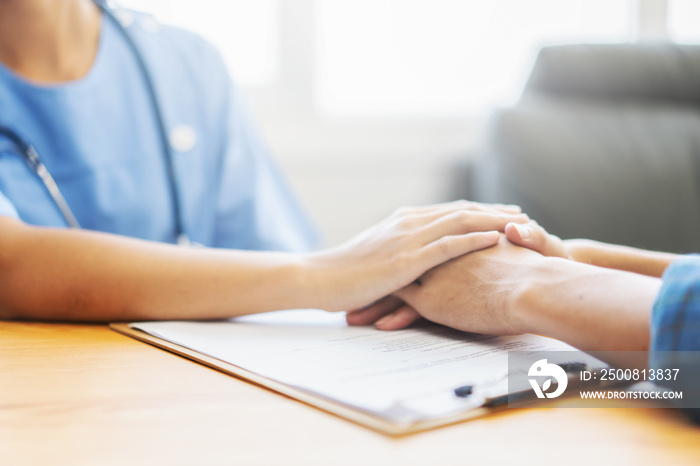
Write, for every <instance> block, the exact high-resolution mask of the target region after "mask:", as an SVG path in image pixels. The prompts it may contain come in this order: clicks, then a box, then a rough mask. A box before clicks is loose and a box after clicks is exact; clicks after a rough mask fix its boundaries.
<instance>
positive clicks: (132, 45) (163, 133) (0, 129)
mask: <svg viewBox="0 0 700 466" xmlns="http://www.w3.org/2000/svg"><path fill="white" fill-rule="evenodd" d="M94 2H95V5H97V6H98V7H99V8H100V10H101V11H102V13H103V14H104V15H105V17H106V18H107V19H108V20H110V21H111V22H112V23H114V24H115V25H116V26H117V30H118V31H119V32H120V33H121V35H122V37H123V38H124V41H125V42H126V44H127V46H128V47H129V49H130V50H131V52H132V55H133V57H134V59H135V60H136V63H137V66H138V68H139V71H140V73H141V77H142V79H143V82H144V84H145V86H146V91H147V94H148V96H149V100H150V103H151V107H152V109H153V113H154V116H155V119H156V127H157V131H158V139H159V140H160V145H161V151H162V154H163V158H164V161H165V170H166V174H167V178H168V187H169V191H170V202H171V204H172V209H173V215H174V220H175V233H176V239H177V243H178V244H182V245H186V244H189V243H190V240H189V237H188V235H187V232H186V231H185V227H184V223H183V219H182V208H181V204H182V203H181V200H180V193H179V190H178V185H177V176H176V174H175V166H174V161H173V153H172V151H171V149H170V142H169V140H168V132H167V129H166V125H165V118H164V116H163V111H162V109H161V105H160V102H159V100H158V95H157V92H156V87H155V84H154V82H153V78H152V75H151V72H150V70H149V69H148V65H147V64H146V60H145V59H144V56H143V54H142V53H141V51H140V50H139V48H138V46H137V45H136V41H135V40H134V38H133V37H131V34H129V31H128V30H127V28H126V27H125V26H124V25H123V24H122V23H121V22H120V21H119V19H118V18H117V17H116V16H115V14H114V13H113V11H112V6H111V5H109V4H108V2H106V1H104V0H94ZM0 136H5V137H6V138H8V139H9V140H10V141H12V142H13V143H14V144H15V145H16V146H17V148H18V149H19V151H20V154H21V155H22V157H23V158H24V159H25V161H26V162H27V165H29V168H31V169H32V171H33V172H34V173H36V175H37V176H38V177H39V179H40V180H41V182H42V183H43V184H44V186H45V187H46V190H47V191H48V193H49V195H50V196H51V198H52V199H53V202H54V203H55V204H56V207H57V208H58V210H59V211H60V212H61V215H62V216H63V218H64V219H65V221H66V224H67V225H68V226H69V227H70V228H80V224H79V223H78V220H77V219H76V218H75V215H74V214H73V211H72V210H71V208H70V206H69V205H68V202H67V201H66V200H65V198H64V197H63V194H61V191H60V189H59V188H58V185H57V184H56V182H55V181H54V179H53V177H52V176H51V174H50V173H49V171H48V169H47V168H46V166H45V165H44V164H43V163H42V162H41V159H40V158H39V154H38V153H37V151H36V150H35V149H34V147H33V146H32V145H31V144H29V143H28V142H27V141H25V140H24V139H22V138H21V137H20V136H18V135H17V133H16V132H15V131H13V130H12V129H10V128H7V127H5V126H0Z"/></svg>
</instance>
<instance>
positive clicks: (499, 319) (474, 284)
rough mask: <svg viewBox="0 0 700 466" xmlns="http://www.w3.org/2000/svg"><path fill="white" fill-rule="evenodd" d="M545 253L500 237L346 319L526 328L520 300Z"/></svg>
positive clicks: (490, 329)
mask: <svg viewBox="0 0 700 466" xmlns="http://www.w3.org/2000/svg"><path fill="white" fill-rule="evenodd" d="M542 259H543V256H542V255H541V254H539V253H536V252H534V251H531V250H528V249H526V248H522V247H519V246H515V245H513V244H512V243H510V242H509V241H507V240H506V239H505V238H501V240H500V242H499V244H498V245H496V246H494V247H491V248H488V249H484V250H482V251H478V252H473V253H470V254H467V255H464V256H462V257H459V258H456V259H453V260H451V261H449V262H447V263H445V264H443V265H441V266H439V267H436V268H434V269H432V270H431V271H429V272H427V273H426V274H424V275H423V276H422V277H421V278H420V280H419V283H414V284H411V285H409V286H407V287H405V288H404V289H402V290H400V291H398V292H397V293H395V296H392V297H389V298H385V299H384V300H381V301H379V302H377V303H375V304H373V305H372V306H369V307H367V308H365V309H362V310H358V311H353V312H350V313H348V316H347V320H348V323H350V324H351V325H364V324H368V323H371V322H374V321H375V320H376V323H375V325H376V326H377V327H378V328H380V329H382V330H396V329H399V328H404V327H406V326H408V325H410V324H411V323H413V322H414V321H415V320H417V319H419V318H420V316H423V317H425V318H427V319H428V320H431V321H433V322H437V323H440V324H443V325H448V326H450V327H454V328H457V329H460V330H464V331H468V332H476V333H486V334H499V335H502V334H518V333H524V332H525V331H526V330H525V326H524V325H522V324H521V323H520V322H518V321H517V317H516V313H515V311H516V310H517V302H518V299H519V298H520V291H521V290H522V289H524V287H525V285H526V284H527V283H528V282H527V280H528V277H529V275H528V272H529V269H530V268H531V267H532V266H533V265H535V264H536V263H537V262H538V261H540V260H542ZM377 319H379V320H377Z"/></svg>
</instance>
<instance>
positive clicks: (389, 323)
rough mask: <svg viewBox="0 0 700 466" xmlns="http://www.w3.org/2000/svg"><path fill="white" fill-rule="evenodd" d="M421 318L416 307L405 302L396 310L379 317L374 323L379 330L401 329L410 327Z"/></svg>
mask: <svg viewBox="0 0 700 466" xmlns="http://www.w3.org/2000/svg"><path fill="white" fill-rule="evenodd" d="M420 318H421V316H420V314H418V312H417V311H416V310H415V309H413V308H412V307H411V306H409V305H407V304H404V305H403V306H401V307H399V308H398V309H397V310H396V311H394V312H392V313H391V314H388V315H386V316H384V317H382V318H381V319H379V320H378V321H377V322H376V323H375V324H374V325H375V326H376V327H377V328H378V329H379V330H399V329H402V328H406V327H408V326H409V325H411V324H412V323H414V322H415V321H417V320H418V319H420Z"/></svg>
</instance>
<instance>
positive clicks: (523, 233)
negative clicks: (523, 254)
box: [513, 223, 530, 239]
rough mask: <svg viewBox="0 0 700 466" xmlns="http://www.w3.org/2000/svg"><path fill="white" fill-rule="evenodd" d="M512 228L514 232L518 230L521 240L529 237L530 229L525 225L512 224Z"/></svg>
mask: <svg viewBox="0 0 700 466" xmlns="http://www.w3.org/2000/svg"><path fill="white" fill-rule="evenodd" d="M513 226H514V227H515V229H516V230H518V235H519V236H520V238H521V239H528V238H529V237H530V227H528V226H527V225H520V224H518V223H514V224H513Z"/></svg>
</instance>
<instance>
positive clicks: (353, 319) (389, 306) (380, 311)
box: [345, 296, 404, 325]
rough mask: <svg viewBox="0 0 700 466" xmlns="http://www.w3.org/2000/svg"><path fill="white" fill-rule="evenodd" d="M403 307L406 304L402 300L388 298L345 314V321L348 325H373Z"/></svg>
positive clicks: (392, 297)
mask: <svg viewBox="0 0 700 466" xmlns="http://www.w3.org/2000/svg"><path fill="white" fill-rule="evenodd" d="M403 305H404V303H403V301H401V300H400V299H398V298H396V297H394V296H387V297H385V298H383V299H380V300H379V301H377V302H376V303H374V304H370V305H369V306H367V307H365V308H362V309H357V310H354V311H348V312H347V313H346V314H345V320H346V321H347V323H348V325H369V324H373V323H375V322H376V321H377V320H379V319H381V318H382V317H384V316H385V315H387V314H391V313H392V312H394V311H396V310H397V309H399V308H400V307H401V306H403Z"/></svg>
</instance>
